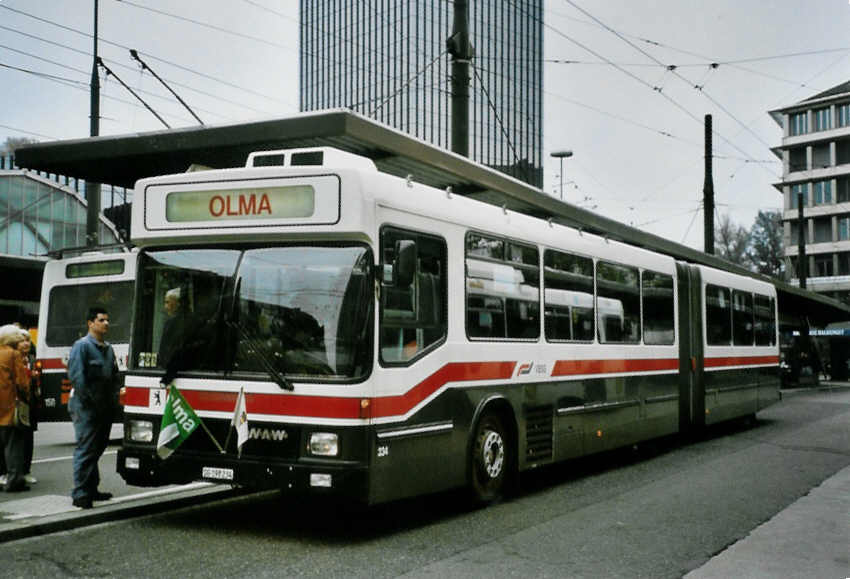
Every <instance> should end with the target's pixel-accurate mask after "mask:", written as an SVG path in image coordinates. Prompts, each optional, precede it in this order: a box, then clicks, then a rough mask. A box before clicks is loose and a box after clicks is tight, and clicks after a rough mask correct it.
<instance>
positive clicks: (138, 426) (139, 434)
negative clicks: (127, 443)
mask: <svg viewBox="0 0 850 579" xmlns="http://www.w3.org/2000/svg"><path fill="white" fill-rule="evenodd" d="M128 425H129V427H130V440H132V441H133V442H153V422H151V421H150V420H131V421H130V422H129V424H128Z"/></svg>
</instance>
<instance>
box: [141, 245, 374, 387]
mask: <svg viewBox="0 0 850 579" xmlns="http://www.w3.org/2000/svg"><path fill="white" fill-rule="evenodd" d="M372 262H373V260H372V253H371V251H370V250H369V249H368V248H366V247H363V246H360V245H349V246H340V245H318V244H314V245H285V246H279V247H262V248H248V249H245V248H208V249H181V250H163V251H148V252H145V253H143V255H142V257H141V259H140V262H139V271H138V275H137V280H138V284H139V290H138V291H139V292H140V295H139V303H138V307H137V308H136V318H135V324H134V330H133V331H134V336H133V345H132V349H133V352H134V353H133V360H132V362H131V366H132V367H133V368H158V369H160V370H162V371H163V372H164V373H165V374H164V378H163V379H164V381H165V382H170V380H171V379H173V378H174V376H176V375H177V374H181V373H216V374H220V373H226V374H231V373H232V374H240V375H246V377H251V376H252V375H253V376H254V377H255V378H257V379H268V378H267V377H268V376H269V375H271V376H272V377H274V376H276V375H280V376H286V377H288V378H289V379H293V380H299V381H327V380H330V381H337V380H346V381H350V380H353V379H357V378H362V377H365V376H366V375H367V374H368V372H369V369H370V360H371V347H372V338H371V332H372V329H371V328H372V296H373V291H372V287H373V282H372V267H371V264H372ZM258 375H259V376H258ZM262 375H265V376H262ZM261 376H262V377H261ZM273 379H274V378H273ZM281 380H283V383H285V384H288V382H287V381H286V378H282V379H280V380H279V379H275V381H277V382H278V383H279V384H281ZM282 385H283V384H282Z"/></svg>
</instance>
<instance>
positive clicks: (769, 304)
mask: <svg viewBox="0 0 850 579" xmlns="http://www.w3.org/2000/svg"><path fill="white" fill-rule="evenodd" d="M774 306H775V302H774V299H773V298H772V297H767V296H763V295H759V294H756V295H755V305H754V311H755V319H756V328H755V334H756V346H773V345H775V344H776V321H775V319H774V312H775V311H776V310H775V307H774Z"/></svg>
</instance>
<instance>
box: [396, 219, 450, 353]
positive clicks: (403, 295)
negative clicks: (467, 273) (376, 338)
mask: <svg viewBox="0 0 850 579" xmlns="http://www.w3.org/2000/svg"><path fill="white" fill-rule="evenodd" d="M400 241H403V242H404V243H398V242H400ZM410 243H413V244H414V245H415V254H416V258H415V267H414V268H413V270H414V271H413V275H412V276H411V278H410V279H409V280H399V278H398V276H396V275H393V268H395V267H397V266H398V265H399V264H398V262H397V261H398V257H399V256H398V255H396V253H397V251H398V248H400V247H405V246H409V244H410ZM380 255H381V266H382V269H383V271H384V276H383V279H382V280H381V313H380V316H381V317H380V327H381V329H380V356H381V362H382V363H384V364H404V363H407V362H408V361H410V360H412V359H414V358H416V357H417V356H419V355H420V354H422V353H423V352H424V351H425V350H427V349H429V348H430V347H431V346H433V345H434V344H436V343H438V342H440V341H442V340H443V338H444V337H445V335H446V332H447V326H448V320H447V311H446V307H445V296H446V291H447V280H446V275H445V271H446V244H445V242H444V241H443V240H442V239H441V238H439V237H436V236H431V235H425V234H422V233H418V232H413V231H404V230H401V229H397V228H393V227H384V228H383V229H382V230H381V252H380Z"/></svg>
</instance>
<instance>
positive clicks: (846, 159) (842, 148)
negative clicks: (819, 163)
mask: <svg viewBox="0 0 850 579" xmlns="http://www.w3.org/2000/svg"><path fill="white" fill-rule="evenodd" d="M848 163H850V139H840V140H838V141H835V164H836V165H847V164H848Z"/></svg>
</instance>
